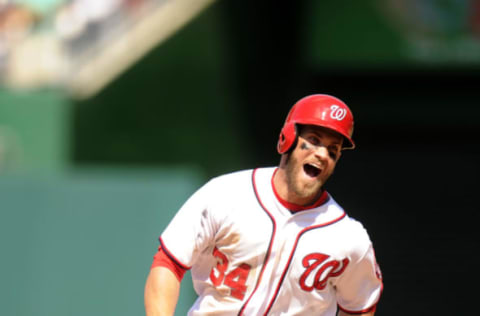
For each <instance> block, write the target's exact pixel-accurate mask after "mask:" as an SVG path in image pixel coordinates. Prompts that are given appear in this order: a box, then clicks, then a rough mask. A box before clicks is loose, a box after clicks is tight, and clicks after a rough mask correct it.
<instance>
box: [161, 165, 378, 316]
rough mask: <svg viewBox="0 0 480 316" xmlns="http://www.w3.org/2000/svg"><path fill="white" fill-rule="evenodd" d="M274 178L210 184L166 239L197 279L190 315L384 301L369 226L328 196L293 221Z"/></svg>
mask: <svg viewBox="0 0 480 316" xmlns="http://www.w3.org/2000/svg"><path fill="white" fill-rule="evenodd" d="M274 171H275V168H261V169H256V170H248V171H240V172H236V173H231V174H228V175H223V176H220V177H217V178H215V179H212V180H211V181H209V182H208V183H207V184H205V185H204V186H203V187H202V188H201V189H199V190H198V191H197V192H196V193H195V194H193V195H192V197H190V199H189V200H188V201H187V202H186V203H185V204H184V205H183V206H182V208H181V209H180V210H179V212H178V213H177V214H176V216H175V217H174V218H173V220H172V221H171V222H170V224H169V225H168V226H167V228H166V229H165V231H164V232H163V233H162V235H161V237H160V242H161V245H162V247H163V249H164V250H165V251H166V252H167V253H168V254H169V255H170V256H172V257H173V258H174V259H175V260H176V261H177V263H179V264H180V265H182V266H184V267H186V268H191V269H192V279H193V284H194V288H195V291H196V292H197V294H198V299H197V300H196V302H195V304H194V305H193V306H192V308H191V309H190V311H189V315H324V316H334V315H335V314H336V311H337V305H339V306H340V308H342V309H343V310H345V311H350V312H360V311H362V310H366V309H368V308H370V307H372V306H374V305H375V304H376V303H377V301H378V299H379V297H380V294H381V291H382V281H381V277H380V273H379V270H378V266H377V265H376V261H375V256H374V252H373V248H372V243H371V242H370V239H369V237H368V235H367V232H366V231H365V229H364V228H363V226H362V225H361V224H360V223H359V222H357V221H356V220H354V219H352V218H350V217H348V216H347V215H346V213H345V212H344V210H343V209H342V208H341V207H340V206H339V205H338V204H337V203H336V202H335V201H334V200H333V198H332V197H331V196H330V195H328V198H327V199H326V201H325V202H324V203H323V204H322V205H320V206H318V207H315V208H313V209H309V210H304V211H300V212H296V213H293V214H292V212H290V211H289V210H288V209H286V208H285V207H284V206H283V205H282V204H281V203H280V202H279V201H278V199H277V198H276V196H275V192H274V189H273V185H272V177H273V174H274Z"/></svg>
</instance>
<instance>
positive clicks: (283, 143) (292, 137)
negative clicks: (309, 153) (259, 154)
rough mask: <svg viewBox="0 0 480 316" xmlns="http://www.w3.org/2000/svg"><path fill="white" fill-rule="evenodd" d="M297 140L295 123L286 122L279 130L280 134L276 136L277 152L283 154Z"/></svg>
mask: <svg viewBox="0 0 480 316" xmlns="http://www.w3.org/2000/svg"><path fill="white" fill-rule="evenodd" d="M296 140H297V130H296V127H295V124H294V123H292V122H289V123H286V124H285V125H284V126H283V128H282V131H281V132H280V136H279V138H278V144H277V151H278V153H279V154H284V153H286V152H287V151H289V150H290V149H291V148H292V147H293V145H294V144H295V141H296Z"/></svg>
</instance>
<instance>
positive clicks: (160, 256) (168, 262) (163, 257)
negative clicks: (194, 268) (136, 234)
mask: <svg viewBox="0 0 480 316" xmlns="http://www.w3.org/2000/svg"><path fill="white" fill-rule="evenodd" d="M156 267H164V268H167V269H169V270H170V271H172V273H173V274H174V275H175V277H176V278H177V280H178V282H181V281H182V279H183V277H184V276H185V272H187V270H186V269H185V268H184V267H182V266H180V264H178V263H177V262H175V261H174V260H173V259H172V258H170V257H169V256H168V255H167V254H166V253H165V251H163V249H162V246H160V247H158V252H157V253H156V254H155V256H154V257H153V262H152V265H151V267H150V269H153V268H156Z"/></svg>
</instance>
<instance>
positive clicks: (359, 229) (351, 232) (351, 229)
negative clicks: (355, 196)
mask: <svg viewBox="0 0 480 316" xmlns="http://www.w3.org/2000/svg"><path fill="white" fill-rule="evenodd" d="M328 207H329V208H332V209H335V210H337V211H341V212H343V214H344V217H343V218H342V220H341V221H339V225H340V226H341V229H342V231H344V232H348V234H345V236H348V237H349V238H351V239H352V240H356V241H358V242H362V243H363V242H364V243H370V237H369V235H368V232H367V230H366V228H365V226H364V225H363V223H362V222H361V221H359V220H357V219H356V218H354V217H351V216H350V215H349V214H348V212H347V211H345V210H344V209H343V207H342V206H340V205H339V204H338V203H337V202H336V201H335V200H334V199H333V197H332V196H331V195H330V194H329V201H328Z"/></svg>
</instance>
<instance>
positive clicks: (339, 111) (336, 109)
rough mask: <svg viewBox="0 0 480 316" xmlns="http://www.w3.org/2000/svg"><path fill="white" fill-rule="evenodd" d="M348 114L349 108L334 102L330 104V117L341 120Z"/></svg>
mask: <svg viewBox="0 0 480 316" xmlns="http://www.w3.org/2000/svg"><path fill="white" fill-rule="evenodd" d="M346 115H347V110H346V109H344V108H341V107H340V106H338V105H336V104H333V105H332V106H330V117H331V118H332V119H334V120H337V121H341V120H343V119H344V118H345V116H346Z"/></svg>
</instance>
